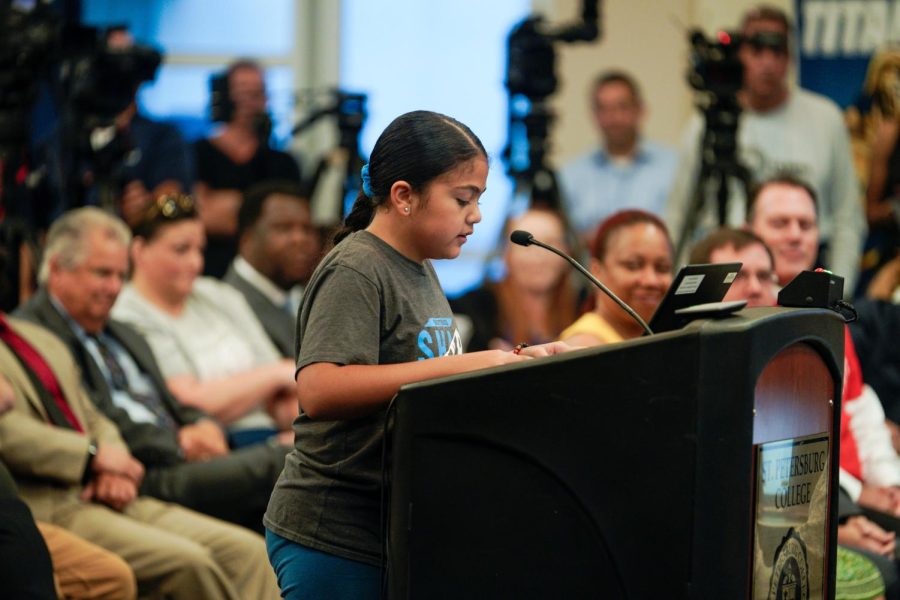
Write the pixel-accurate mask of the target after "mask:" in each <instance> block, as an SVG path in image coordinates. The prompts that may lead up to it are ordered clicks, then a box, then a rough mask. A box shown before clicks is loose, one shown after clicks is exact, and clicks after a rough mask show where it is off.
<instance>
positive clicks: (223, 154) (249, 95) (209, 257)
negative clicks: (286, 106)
mask: <svg viewBox="0 0 900 600" xmlns="http://www.w3.org/2000/svg"><path fill="white" fill-rule="evenodd" d="M224 84H225V85H224V88H225V89H224V90H223V92H224V94H223V95H224V98H223V99H222V100H221V102H222V104H223V105H224V106H222V107H216V106H213V110H214V111H215V110H216V109H217V108H218V109H219V110H222V111H223V113H224V114H223V115H222V118H223V120H225V126H224V127H223V128H222V129H221V130H220V131H219V132H218V133H217V134H216V135H215V136H213V137H211V138H208V139H204V140H200V141H198V142H197V143H196V145H195V146H194V151H195V158H196V164H197V183H196V185H195V186H194V195H195V196H196V198H197V205H198V208H199V211H200V218H201V219H202V221H203V226H204V228H205V229H206V236H207V246H206V255H205V266H204V273H205V274H206V275H211V276H213V277H219V278H221V277H222V276H223V275H225V271H226V270H227V269H228V265H229V264H230V263H231V261H232V259H234V257H235V255H236V254H237V215H238V211H239V210H240V207H241V201H242V195H241V194H242V193H243V192H244V191H245V190H246V189H247V188H248V187H250V186H251V185H253V184H254V183H259V182H261V181H265V180H267V179H286V180H290V181H294V182H296V183H298V184H299V183H300V168H299V166H298V165H297V162H296V161H295V160H294V159H293V157H291V156H290V155H289V154H287V153H286V152H281V151H278V150H274V149H272V148H270V147H269V134H270V133H271V127H272V122H271V120H270V118H269V116H268V114H267V113H266V86H265V82H264V80H263V71H262V68H261V67H260V66H259V65H258V64H257V63H255V62H253V61H251V60H246V59H243V60H238V61H236V62H234V63H232V65H231V66H229V67H228V69H227V70H226V72H225V78H224ZM214 103H215V98H214Z"/></svg>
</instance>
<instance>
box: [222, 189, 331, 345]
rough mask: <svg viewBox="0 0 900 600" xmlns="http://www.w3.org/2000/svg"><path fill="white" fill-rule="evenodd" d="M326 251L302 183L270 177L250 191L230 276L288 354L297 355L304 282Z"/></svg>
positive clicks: (227, 279) (240, 216)
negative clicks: (295, 338)
mask: <svg viewBox="0 0 900 600" xmlns="http://www.w3.org/2000/svg"><path fill="white" fill-rule="evenodd" d="M321 251H322V242H321V239H320V236H319V232H318V230H317V229H316V228H315V227H314V226H313V224H312V218H311V216H310V210H309V200H307V199H306V198H305V197H304V196H303V192H302V191H301V190H300V187H299V186H298V185H297V184H296V183H293V182H290V181H278V180H274V181H266V182H263V183H260V184H257V185H255V186H253V187H252V188H250V189H249V190H247V192H246V193H245V194H244V203H243V204H241V209H240V212H239V213H238V256H237V257H236V258H235V259H234V262H233V263H231V266H230V267H229V268H228V272H227V273H226V274H225V278H224V281H225V283H228V284H230V285H232V286H234V287H235V288H236V289H237V290H238V291H239V292H241V293H242V294H243V295H244V298H245V299H246V300H247V304H249V305H250V308H252V309H253V312H254V313H256V316H257V317H258V318H259V322H260V323H262V326H263V329H265V330H266V333H267V334H268V336H269V338H270V339H271V340H272V343H273V344H275V346H276V347H277V348H278V350H279V351H280V352H281V355H282V356H284V357H287V358H293V357H294V330H295V329H296V327H297V311H298V310H299V308H300V299H301V298H302V295H303V286H304V285H305V284H306V282H307V281H308V280H309V277H310V275H312V272H313V269H315V268H316V265H317V264H318V263H319V258H320V255H321Z"/></svg>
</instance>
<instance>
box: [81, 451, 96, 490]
mask: <svg viewBox="0 0 900 600" xmlns="http://www.w3.org/2000/svg"><path fill="white" fill-rule="evenodd" d="M95 458H97V442H95V441H94V440H91V441H90V442H88V448H87V462H86V463H84V473H83V474H82V475H81V485H85V484H86V483H87V482H88V481H90V480H91V476H92V475H93V474H94V459H95Z"/></svg>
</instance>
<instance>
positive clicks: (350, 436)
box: [263, 231, 462, 566]
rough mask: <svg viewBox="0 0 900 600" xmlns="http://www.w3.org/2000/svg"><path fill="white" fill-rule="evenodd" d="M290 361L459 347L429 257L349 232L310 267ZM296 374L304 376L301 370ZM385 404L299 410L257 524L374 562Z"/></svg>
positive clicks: (380, 358) (342, 360) (403, 358)
mask: <svg viewBox="0 0 900 600" xmlns="http://www.w3.org/2000/svg"><path fill="white" fill-rule="evenodd" d="M296 339H297V354H298V358H297V368H298V370H299V369H302V368H303V367H305V366H306V365H309V364H312V363H318V362H328V363H336V364H340V365H346V364H365V365H375V364H392V363H402V362H411V361H415V360H424V359H427V358H434V357H437V356H445V355H451V354H461V353H462V343H461V341H460V338H459V333H458V331H457V329H456V326H455V323H454V321H453V314H452V312H451V311H450V306H449V304H448V303H447V299H446V297H445V296H444V294H443V292H442V291H441V287H440V284H439V282H438V280H437V276H436V275H435V273H434V269H433V268H432V266H431V263H429V262H428V261H425V262H424V263H422V264H420V263H416V262H414V261H412V260H409V259H408V258H406V257H404V256H403V255H402V254H400V253H399V252H397V251H396V250H394V248H392V247H391V246H389V245H388V244H387V243H385V242H384V241H382V240H381V239H379V238H377V237H376V236H374V235H372V234H371V233H369V232H367V231H359V232H356V233H353V234H351V235H350V236H349V237H348V238H347V239H345V240H344V241H342V242H341V243H340V244H338V246H337V247H335V249H334V250H332V252H331V253H330V254H328V256H326V257H325V259H324V260H323V261H322V264H321V265H319V267H318V269H317V270H316V272H315V273H314V274H313V277H312V279H311V280H310V282H309V285H308V286H307V288H306V294H305V295H304V298H303V304H302V305H301V307H300V317H299V319H298V321H297V338H296ZM299 376H300V377H303V373H302V372H301V373H300V375H299ZM385 411H386V407H384V408H382V409H379V410H378V411H377V412H376V413H374V414H372V415H369V416H367V417H363V418H360V419H353V420H346V421H314V420H312V419H310V418H309V417H307V416H306V415H305V414H303V413H302V412H301V414H300V417H299V418H298V419H297V420H296V421H295V423H294V431H295V433H296V439H297V442H296V444H295V447H294V449H293V450H292V451H291V453H290V454H289V455H288V456H287V459H286V461H285V466H284V471H282V473H281V477H280V478H279V479H278V483H277V484H276V485H275V490H274V491H273V493H272V498H271V499H270V500H269V507H268V510H267V511H266V515H265V518H264V519H263V522H264V523H265V525H266V527H267V528H268V529H269V530H270V531H272V532H274V533H276V534H278V535H280V536H282V537H284V538H287V539H290V540H293V541H295V542H297V543H300V544H303V545H305V546H308V547H310V548H315V549H317V550H321V551H323V552H328V553H330V554H334V555H337V556H341V557H344V558H348V559H351V560H357V561H361V562H365V563H368V564H371V565H375V566H381V532H380V509H381V470H382V464H381V455H382V441H383V438H384V435H383V433H384V421H385Z"/></svg>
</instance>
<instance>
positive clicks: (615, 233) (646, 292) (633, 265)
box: [560, 210, 673, 346]
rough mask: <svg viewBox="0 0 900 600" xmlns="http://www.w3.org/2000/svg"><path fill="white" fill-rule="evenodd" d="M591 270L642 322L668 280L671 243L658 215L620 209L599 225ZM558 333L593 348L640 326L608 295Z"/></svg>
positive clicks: (636, 334)
mask: <svg viewBox="0 0 900 600" xmlns="http://www.w3.org/2000/svg"><path fill="white" fill-rule="evenodd" d="M591 257H592V258H591V272H592V273H593V274H594V275H595V276H596V277H597V278H598V279H599V280H600V281H601V282H603V284H604V285H606V287H608V288H609V289H610V291H612V292H613V293H614V294H616V295H617V296H618V297H619V298H621V299H622V301H624V302H625V303H626V304H627V305H629V306H630V307H631V308H633V309H634V310H635V312H637V314H638V315H640V317H641V318H642V319H643V320H644V321H645V322H646V321H649V320H650V317H652V316H653V313H654V312H655V311H656V308H657V307H658V306H659V303H660V302H661V301H662V299H663V296H665V294H666V291H668V289H669V286H670V285H671V284H672V261H673V258H672V241H671V240H670V239H669V234H668V232H667V231H666V226H665V225H664V224H663V222H662V221H661V220H660V219H659V217H657V216H655V215H653V214H651V213H648V212H645V211H642V210H623V211H620V212H617V213H615V214H613V215H612V216H610V217H609V218H608V219H606V220H605V221H603V223H601V224H600V227H599V228H598V229H597V234H596V236H595V238H594V242H593V245H592V248H591ZM594 300H595V303H596V304H595V307H594V309H593V310H592V311H591V312H588V313H586V314H584V315H582V316H581V317H580V318H579V319H578V320H577V321H575V323H573V324H572V325H571V326H569V327H568V328H567V329H566V330H565V331H563V332H562V334H561V335H560V339H561V340H562V341H564V342H567V343H569V344H571V345H573V346H597V345H600V344H609V343H612V342H620V341H622V340H626V339H630V338H636V337H640V336H641V335H642V334H643V332H644V330H643V329H642V328H641V326H640V324H638V323H637V322H636V321H635V320H634V319H633V318H632V317H631V316H630V315H629V314H628V313H626V312H625V311H624V310H623V309H622V308H621V307H620V306H619V305H618V304H616V303H615V302H614V301H613V300H612V299H611V298H610V297H609V296H607V295H606V294H604V293H603V292H602V291H600V290H596V292H595V293H594Z"/></svg>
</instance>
